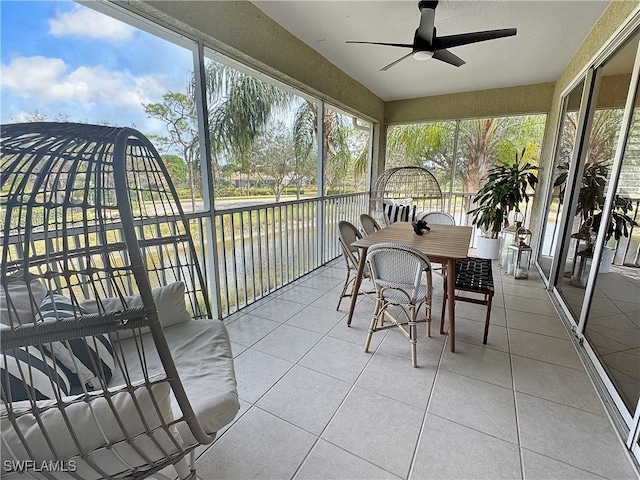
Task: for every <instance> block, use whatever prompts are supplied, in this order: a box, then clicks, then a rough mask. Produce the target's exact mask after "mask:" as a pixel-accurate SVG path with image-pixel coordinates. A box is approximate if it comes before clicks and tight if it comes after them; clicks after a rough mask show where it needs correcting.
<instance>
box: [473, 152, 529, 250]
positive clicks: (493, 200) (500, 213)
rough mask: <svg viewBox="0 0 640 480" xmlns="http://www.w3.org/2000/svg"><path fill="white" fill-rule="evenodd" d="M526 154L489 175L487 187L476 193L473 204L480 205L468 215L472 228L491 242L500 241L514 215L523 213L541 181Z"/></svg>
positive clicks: (486, 179) (485, 184)
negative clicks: (475, 228) (532, 190)
mask: <svg viewBox="0 0 640 480" xmlns="http://www.w3.org/2000/svg"><path fill="white" fill-rule="evenodd" d="M524 153H525V151H524V150H522V153H521V154H520V155H518V154H516V155H515V160H514V162H513V163H511V164H503V165H498V166H496V167H494V168H493V169H491V170H490V171H489V174H488V175H487V177H486V178H485V180H484V185H483V186H482V188H481V189H480V190H479V191H478V193H476V196H475V197H474V198H473V202H474V203H475V204H476V205H478V206H477V207H476V208H474V209H473V210H470V211H469V212H468V214H469V215H472V216H473V218H472V224H473V225H476V226H477V227H479V228H481V229H482V230H483V231H484V232H485V234H487V235H489V236H490V237H491V238H498V234H499V233H500V231H501V230H502V228H503V226H508V220H507V219H508V216H509V213H510V212H512V211H513V212H519V211H520V204H521V203H522V202H525V203H528V202H529V194H528V193H527V190H528V189H529V188H531V189H535V186H536V185H537V183H538V177H537V176H536V173H535V171H536V170H537V169H538V167H536V166H535V165H533V164H531V163H528V162H524V161H522V159H523V158H524Z"/></svg>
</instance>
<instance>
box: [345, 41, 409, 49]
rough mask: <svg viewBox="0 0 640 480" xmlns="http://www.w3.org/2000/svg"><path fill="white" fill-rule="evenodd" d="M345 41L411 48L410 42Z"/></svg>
mask: <svg viewBox="0 0 640 480" xmlns="http://www.w3.org/2000/svg"><path fill="white" fill-rule="evenodd" d="M346 43H366V44H367V45H386V46H387V47H402V48H413V44H412V43H386V42H355V41H352V40H347V42H346Z"/></svg>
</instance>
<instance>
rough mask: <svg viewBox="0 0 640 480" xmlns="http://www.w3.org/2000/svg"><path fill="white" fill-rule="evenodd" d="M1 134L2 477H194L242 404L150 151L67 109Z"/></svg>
mask: <svg viewBox="0 0 640 480" xmlns="http://www.w3.org/2000/svg"><path fill="white" fill-rule="evenodd" d="M1 142H2V145H1V152H0V153H1V157H0V169H1V178H2V184H1V191H2V197H1V198H2V208H3V209H4V211H5V217H4V220H3V225H2V233H1V235H0V242H1V243H2V258H1V262H0V273H1V285H2V287H1V288H0V313H1V317H2V318H1V319H0V320H1V322H2V327H1V328H2V330H1V332H0V344H1V357H0V362H1V365H0V374H1V380H2V389H1V391H0V396H1V397H2V405H1V407H0V415H1V427H2V444H1V447H2V450H1V454H2V460H3V469H2V476H3V478H4V477H6V478H13V477H14V476H15V477H16V478H65V479H66V478H76V479H84V480H87V479H97V478H144V477H148V476H150V475H151V474H153V473H154V472H157V471H159V470H161V469H163V468H164V467H166V466H169V465H174V466H176V470H177V473H178V475H179V477H180V478H183V479H184V478H195V471H194V462H193V461H194V455H193V452H194V451H195V448H196V447H197V446H198V445H202V444H208V443H211V442H212V441H213V439H214V438H215V435H216V432H217V431H218V430H220V429H221V428H223V427H224V426H225V425H227V424H229V423H230V422H231V421H232V420H233V418H234V417H235V415H236V413H237V412H238V410H239V403H238V395H237V390H236V380H235V374H234V368H233V358H232V354H231V348H230V342H229V337H228V335H227V331H226V329H225V326H224V324H223V322H222V321H220V320H214V319H211V317H212V314H211V306H210V302H209V294H208V285H207V281H206V280H207V279H206V277H205V275H204V272H203V268H202V266H201V264H202V259H201V258H199V255H200V254H199V253H198V251H197V250H196V245H195V244H194V240H193V237H192V234H191V228H192V225H191V224H190V222H189V220H188V219H187V218H186V216H185V214H184V212H183V211H182V208H181V207H180V203H179V201H178V198H177V195H176V191H175V189H174V187H173V185H172V184H171V181H170V178H169V176H168V173H167V170H166V168H165V166H164V165H163V163H162V160H161V158H160V156H159V155H158V152H157V151H156V149H155V148H154V147H153V145H152V144H151V143H150V142H149V140H148V139H147V138H145V137H144V136H143V135H142V134H141V133H139V132H138V131H136V130H133V129H130V128H114V127H107V126H97V125H82V124H70V123H30V124H11V125H2V127H1ZM189 453H191V454H192V455H191V463H190V464H189V462H188V461H187V459H188V457H187V454H189ZM25 474H26V476H25Z"/></svg>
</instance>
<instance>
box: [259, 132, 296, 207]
mask: <svg viewBox="0 0 640 480" xmlns="http://www.w3.org/2000/svg"><path fill="white" fill-rule="evenodd" d="M294 163H295V147H294V144H293V136H292V133H291V131H287V130H286V128H285V125H284V124H282V123H281V122H278V123H277V124H275V125H274V126H273V127H272V128H270V129H268V130H266V131H265V132H263V133H262V134H261V135H260V136H259V137H257V138H256V139H255V141H254V143H253V149H252V151H251V164H252V165H253V169H254V172H255V173H256V175H257V176H258V177H259V178H260V179H261V180H262V182H263V184H264V185H266V186H267V187H268V188H270V189H271V190H272V191H273V193H274V196H275V200H276V202H279V201H280V197H281V196H282V192H283V191H284V189H285V188H286V187H288V186H289V185H290V184H291V171H292V169H293V166H294Z"/></svg>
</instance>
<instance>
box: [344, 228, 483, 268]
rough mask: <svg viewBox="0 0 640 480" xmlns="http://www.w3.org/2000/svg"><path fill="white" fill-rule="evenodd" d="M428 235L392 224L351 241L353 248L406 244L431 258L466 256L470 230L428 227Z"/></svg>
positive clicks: (471, 230)
mask: <svg viewBox="0 0 640 480" xmlns="http://www.w3.org/2000/svg"><path fill="white" fill-rule="evenodd" d="M429 227H431V231H430V232H428V233H427V232H424V234H422V235H416V233H415V232H414V231H413V227H412V226H411V223H408V222H395V223H392V224H391V225H389V226H388V227H385V228H383V229H382V230H378V231H377V232H374V233H372V234H371V235H367V236H365V237H363V238H361V239H360V240H356V241H355V242H353V244H352V245H353V246H354V247H358V248H369V247H371V246H372V245H375V244H377V243H382V242H395V243H402V244H404V245H409V246H410V247H413V248H416V249H417V250H419V251H421V252H422V253H424V254H425V255H426V256H427V257H429V258H433V259H436V258H438V259H447V260H448V259H452V258H465V257H467V256H468V255H469V244H470V242H471V234H472V233H473V228H471V227H457V226H452V225H429Z"/></svg>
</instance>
